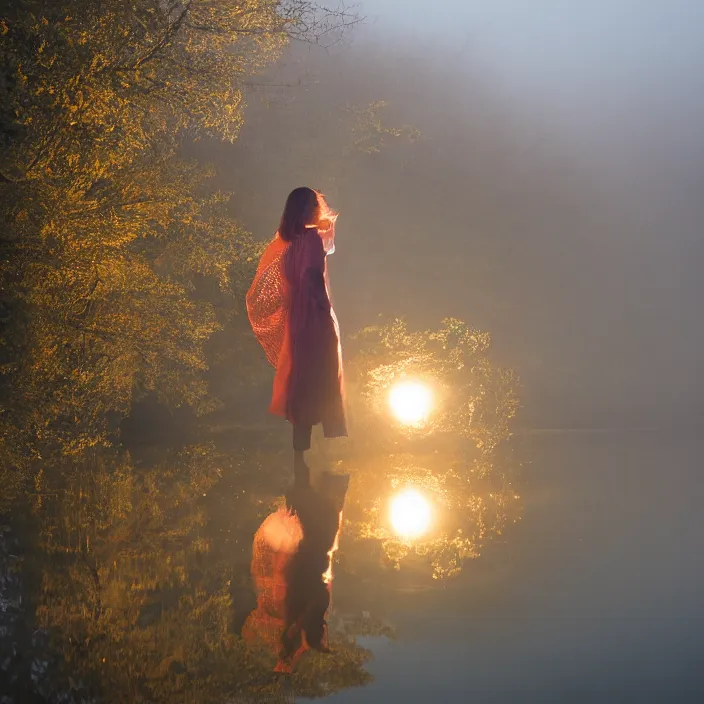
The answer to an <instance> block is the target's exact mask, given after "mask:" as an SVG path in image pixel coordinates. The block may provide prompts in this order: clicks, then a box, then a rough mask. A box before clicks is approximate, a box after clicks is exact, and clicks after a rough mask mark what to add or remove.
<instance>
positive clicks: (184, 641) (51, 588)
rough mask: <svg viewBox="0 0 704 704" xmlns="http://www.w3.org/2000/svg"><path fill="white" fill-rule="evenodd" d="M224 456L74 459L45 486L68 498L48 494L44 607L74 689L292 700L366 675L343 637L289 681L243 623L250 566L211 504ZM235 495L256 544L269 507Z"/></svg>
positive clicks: (135, 697) (234, 508)
mask: <svg viewBox="0 0 704 704" xmlns="http://www.w3.org/2000/svg"><path fill="white" fill-rule="evenodd" d="M223 462H224V458H222V457H218V455H217V454H216V453H215V452H214V451H213V448H212V447H208V446H193V447H190V448H187V450H185V451H183V452H181V453H180V454H179V455H178V456H176V457H174V458H172V459H171V460H169V461H166V462H164V463H162V464H160V465H158V466H155V467H151V468H149V469H140V468H137V467H135V466H134V465H133V464H131V463H130V461H129V460H128V459H127V458H123V459H122V460H117V459H116V460H115V462H114V463H113V464H110V463H106V462H104V461H101V462H95V463H94V464H93V466H92V467H91V471H90V472H86V470H85V467H82V468H79V467H76V468H74V470H75V471H72V470H70V469H68V470H67V471H66V472H65V473H64V476H63V479H62V482H61V484H62V485H61V487H58V486H57V487H51V490H49V488H48V487H45V489H46V490H47V492H51V493H53V492H54V491H56V492H57V493H58V494H59V498H57V499H56V500H53V501H52V500H51V499H45V501H44V505H43V506H42V507H41V512H40V514H39V515H40V516H41V519H40V522H41V543H42V547H43V548H44V550H45V553H46V558H42V559H41V561H42V563H43V564H42V565H41V567H42V570H41V571H42V579H41V588H40V592H39V595H38V604H37V615H38V621H39V625H40V626H41V627H44V628H46V629H49V631H50V632H51V634H52V639H53V643H54V646H55V647H56V648H57V650H58V651H59V652H60V653H61V655H62V657H63V658H64V659H65V672H66V675H67V676H68V675H70V678H71V683H72V684H73V685H74V686H76V687H78V686H79V683H82V686H84V687H85V688H86V690H87V691H92V690H95V691H96V692H98V693H99V694H100V695H102V697H104V699H105V700H106V701H130V702H132V701H140V700H145V701H169V702H172V701H186V700H196V701H211V700H213V698H217V697H223V698H224V697H227V696H232V695H233V694H235V693H237V692H239V693H241V694H242V695H248V696H250V695H252V694H257V695H267V696H269V697H272V701H277V700H281V701H286V700H287V699H288V698H290V696H292V695H293V694H296V695H307V696H320V695H324V694H326V693H329V692H331V691H336V690H338V689H341V688H344V687H348V686H353V685H357V684H362V683H364V682H366V681H367V680H368V675H367V673H366V671H365V670H364V667H363V665H364V663H365V661H366V659H367V656H368V653H366V651H364V650H362V649H361V648H359V647H357V646H356V645H355V643H354V642H348V641H346V640H345V639H343V638H340V639H338V641H339V642H338V643H337V648H336V654H335V655H334V656H332V657H330V656H328V657H327V658H326V657H325V656H319V655H315V656H310V657H307V658H306V659H305V661H304V662H303V663H301V667H300V668H299V670H298V671H297V672H296V674H295V676H294V677H293V678H292V679H291V681H290V682H288V683H286V682H284V681H283V680H281V679H279V678H276V677H275V676H273V675H272V672H271V671H272V668H273V661H272V660H271V658H270V656H269V655H267V654H266V653H264V652H258V651H256V650H252V649H248V648H247V647H245V645H244V643H243V642H242V640H241V639H240V638H239V636H238V634H237V633H236V632H234V629H233V628H232V622H233V609H232V597H231V591H232V585H233V581H237V579H238V577H241V575H242V572H243V570H247V569H248V564H247V563H244V564H243V563H242V562H241V559H240V562H239V564H237V563H236V560H237V558H238V557H240V558H241V556H238V555H237V554H236V553H235V554H234V555H233V554H227V553H226V552H225V551H224V550H222V548H220V549H218V548H217V546H216V545H215V543H216V542H217V537H215V538H213V521H214V517H213V516H212V515H210V513H209V508H212V507H208V504H207V502H208V497H207V495H208V492H209V490H210V489H212V488H213V487H214V486H215V484H216V483H217V482H218V480H219V478H220V475H221V471H222V469H223V467H224V466H225V465H224V464H223ZM253 468H257V463H256V462H253ZM228 472H235V473H236V472H237V469H236V468H233V467H231V468H230V469H229V470H228ZM238 479H239V480H240V482H244V483H245V484H246V481H247V479H248V477H247V476H244V477H243V476H239V477H238ZM240 486H242V484H240ZM252 488H255V487H252ZM254 494H256V492H253V495H254ZM229 499H230V501H229V509H230V511H231V512H232V515H233V516H235V517H236V518H235V520H234V521H233V522H232V524H231V525H232V526H233V528H232V529H231V530H233V531H235V532H237V533H239V539H238V540H237V542H240V543H241V542H244V543H246V541H247V535H249V536H251V534H252V532H253V531H252V530H251V528H250V530H249V533H247V527H246V526H247V525H249V526H250V527H251V526H252V525H254V526H256V522H257V520H258V518H259V517H261V515H262V509H266V508H268V506H265V505H261V506H260V505H258V504H259V502H258V501H253V500H252V497H251V496H250V495H245V494H244V493H243V492H242V491H237V492H233V494H232V495H231V496H230V497H229ZM220 527H221V528H222V526H220ZM67 681H68V680H67Z"/></svg>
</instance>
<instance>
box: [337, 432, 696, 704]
mask: <svg viewBox="0 0 704 704" xmlns="http://www.w3.org/2000/svg"><path fill="white" fill-rule="evenodd" d="M529 445H530V447H531V448H532V462H533V464H532V466H531V467H530V468H529V469H528V470H527V472H526V476H525V490H524V498H525V514H524V516H525V517H524V520H523V521H522V522H521V523H520V524H519V525H518V526H517V528H516V529H514V530H512V531H511V532H510V534H507V535H506V536H505V539H504V542H503V543H495V544H494V546H493V548H492V549H490V550H487V551H486V553H485V555H484V556H482V557H481V558H480V559H478V560H476V561H474V562H473V563H472V564H471V565H470V567H469V568H468V569H467V571H466V574H465V576H464V577H463V578H462V580H461V581H460V582H458V583H456V584H454V585H453V586H452V587H450V588H448V589H444V590H441V591H440V592H437V593H432V594H426V595H424V596H422V597H419V596H413V597H411V596H408V595H404V594H397V595H395V596H394V597H392V598H390V599H388V603H387V607H388V608H389V609H390V614H391V616H392V620H393V621H394V622H395V624H396V626H397V627H398V628H399V631H400V633H399V635H400V638H399V640H398V641H397V642H393V643H389V642H385V641H373V640H372V641H369V643H368V645H369V647H371V648H372V650H373V651H374V653H375V656H376V657H375V660H374V661H373V663H372V664H371V666H370V670H371V672H372V673H373V675H374V676H375V681H374V682H373V683H372V684H371V685H370V686H368V687H367V688H364V689H358V690H349V691H346V692H342V693H340V694H337V695H334V696H333V697H331V700H334V701H336V702H340V703H341V704H343V703H350V704H351V703H353V702H388V701H395V700H398V701H406V702H428V701H458V702H459V701H468V700H472V701H480V702H521V701H529V702H533V701H535V702H666V701H672V702H701V701H704V630H703V627H704V561H703V560H702V556H703V555H704V513H703V511H702V503H703V500H704V473H703V471H702V459H701V448H700V442H699V437H698V433H696V432H658V431H652V432H638V433H627V434H605V433H604V434H598V433H593V434H592V433H584V434H542V435H533V436H531V438H530V441H529ZM394 604H395V606H394Z"/></svg>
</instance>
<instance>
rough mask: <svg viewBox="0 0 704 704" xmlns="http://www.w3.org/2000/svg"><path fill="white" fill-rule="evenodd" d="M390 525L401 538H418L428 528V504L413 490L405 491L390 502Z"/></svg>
mask: <svg viewBox="0 0 704 704" xmlns="http://www.w3.org/2000/svg"><path fill="white" fill-rule="evenodd" d="M391 525H392V526H393V529H394V530H395V531H396V533H397V534H398V535H399V536H400V537H402V538H418V537H419V536H421V535H423V533H425V532H426V531H427V530H428V527H429V526H430V504H429V503H428V501H427V500H426V499H425V497H424V496H423V495H422V494H421V493H420V492H418V491H416V490H415V489H405V490H404V491H402V492H401V493H400V494H396V496H394V498H393V499H392V500H391Z"/></svg>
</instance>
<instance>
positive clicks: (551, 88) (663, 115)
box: [363, 0, 704, 410]
mask: <svg viewBox="0 0 704 704" xmlns="http://www.w3.org/2000/svg"><path fill="white" fill-rule="evenodd" d="M363 8H364V12H365V14H366V16H367V18H368V21H369V23H370V24H371V25H372V26H373V30H372V33H373V34H377V35H378V34H385V35H387V36H388V38H389V40H391V39H392V38H393V40H394V41H390V42H389V43H390V44H393V43H395V42H397V41H398V40H399V39H400V38H403V43H405V44H407V45H412V46H415V47H418V48H419V50H421V49H422V50H423V51H425V52H432V51H433V47H434V46H435V45H437V47H438V50H439V51H442V52H449V53H450V54H452V55H453V56H454V57H456V59H457V61H458V62H462V63H464V64H465V65H466V66H467V70H468V71H472V72H474V73H477V72H479V73H481V74H482V76H483V77H484V80H488V81H489V82H490V83H491V85H492V88H493V89H494V90H495V91H497V93H498V94H500V95H501V97H502V99H503V100H504V105H505V106H507V110H509V111H510V112H512V116H511V117H512V118H513V119H514V120H516V121H520V122H521V123H523V124H524V125H525V124H526V123H530V122H531V121H532V122H534V123H535V124H536V125H537V126H538V127H537V131H538V132H539V133H541V134H542V135H543V137H544V138H545V137H547V139H548V140H549V141H550V143H551V145H553V146H555V145H558V147H559V149H560V151H561V153H562V155H563V157H565V158H569V159H572V160H573V163H574V164H575V168H577V169H578V170H579V171H580V172H582V173H585V174H588V175H589V176H590V177H591V179H592V182H593V184H594V189H595V192H597V191H598V192H599V196H600V202H601V205H600V208H602V209H604V210H608V211H611V212H612V213H613V222H614V223H622V226H621V227H618V226H615V227H614V228H611V229H608V230H606V229H601V230H595V231H593V232H591V233H589V235H588V237H589V238H590V239H591V240H592V244H593V245H594V246H595V247H602V248H604V251H606V249H608V250H609V255H608V256H609V257H611V258H612V259H613V262H611V263H610V264H609V272H610V282H609V283H608V286H610V291H612V294H610V295H611V296H612V298H611V301H612V304H613V305H607V306H604V305H603V300H602V302H601V303H600V304H599V305H601V309H600V310H597V308H596V306H597V303H595V304H594V311H593V312H594V313H595V314H596V316H597V317H598V316H602V318H603V319H604V320H606V319H608V318H609V317H610V316H611V323H610V325H611V327H610V328H609V327H608V326H606V325H605V324H604V325H602V326H601V327H600V328H597V327H595V328H594V329H593V331H592V332H593V333H594V334H597V335H602V336H603V338H604V343H603V346H604V347H606V346H608V345H610V344H611V343H612V340H611V339H609V338H610V337H613V340H615V341H617V344H618V346H619V347H620V350H619V351H615V352H614V355H618V354H620V355H621V358H620V360H619V361H618V362H617V364H618V365H620V371H619V372H618V374H619V375H620V377H621V378H622V379H624V380H625V379H626V378H629V384H630V386H629V388H631V389H635V388H636V387H637V386H639V385H640V387H641V388H642V389H643V391H644V393H645V394H646V396H648V397H649V398H651V399H652V401H653V403H654V404H655V405H657V404H658V403H660V404H661V405H662V406H663V409H664V408H668V409H676V408H677V407H678V406H679V407H680V408H681V409H687V410H689V409H691V408H696V407H697V401H696V398H697V397H698V396H699V395H700V394H701V391H702V374H703V373H704V365H703V364H702V354H701V349H702V345H703V344H704V334H703V331H704V324H702V322H701V312H700V304H701V301H702V300H704V276H702V275H701V266H702V264H704V243H703V240H704V237H702V233H701V228H702V222H704V199H702V195H704V194H703V193H702V186H703V185H704V139H702V125H704V92H702V90H701V70H702V67H703V66H704V3H702V2H698V1H696V0H689V1H687V0H667V2H665V1H664V0H645V1H640V0H588V1H587V0H562V1H559V0H531V1H530V2H527V1H526V0H491V2H489V1H482V2H479V1H475V0H465V1H464V2H452V1H451V0H437V1H435V2H432V3H428V2H427V1H421V0H405V1H404V2H402V3H401V2H398V1H397V0H366V2H365V3H364V4H363ZM401 8H402V9H401ZM455 86H456V87H455V90H457V91H461V90H462V86H461V85H457V84H455ZM440 111H441V108H439V112H440ZM506 207H507V208H510V207H511V204H510V203H507V204H506ZM470 219H471V214H470ZM571 236H573V235H572V234H571V233H565V237H566V241H567V242H568V241H569V237H571ZM604 257H606V255H604ZM546 266H547V264H546ZM602 274H603V272H602ZM594 286H595V287H602V286H604V287H605V286H607V283H606V282H602V280H601V279H599V278H598V277H597V275H596V272H595V279H594ZM553 295H559V292H558V291H553ZM602 299H603V296H602ZM565 313H566V311H565V309H562V310H559V306H558V307H555V314H554V316H553V318H554V322H555V326H554V329H555V330H559V328H560V324H559V323H560V319H562V320H564V321H565V322H567V317H566V315H565ZM597 331H598V332H597ZM611 332H612V333H613V335H611V334H610V333H611ZM587 337H589V334H588V333H587V331H585V341H586V338H587ZM590 344H594V340H593V335H592V340H591V341H590ZM546 352H549V353H552V354H553V355H554V357H555V358H556V359H562V358H563V357H565V358H566V357H567V355H568V354H569V352H568V350H567V348H565V350H564V352H563V351H562V350H558V349H557V345H556V346H554V347H553V349H552V350H546ZM572 354H574V352H572ZM590 356H591V359H593V364H592V366H591V368H589V366H588V362H589V359H590ZM598 357H599V350H598V349H596V347H595V351H594V354H593V355H592V352H591V351H590V352H588V353H586V354H585V355H584V358H583V359H582V360H581V361H580V364H579V365H577V366H576V367H575V369H574V372H575V374H576V373H583V374H584V375H585V378H586V376H589V375H593V378H594V381H595V382H596V383H597V384H598V381H597V377H598V375H599V372H598V370H599V368H600V367H599V364H601V363H602V362H603V363H607V362H608V359H607V357H608V354H603V359H602V360H601V361H598V359H597V358H598ZM629 360H632V362H631V361H629ZM567 366H568V367H569V364H567ZM560 383H562V382H560ZM610 383H611V382H610ZM589 386H591V384H589ZM645 389H649V391H647V392H646V391H645ZM699 408H700V409H701V408H702V404H701V403H699Z"/></svg>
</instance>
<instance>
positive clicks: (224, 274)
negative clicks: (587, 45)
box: [0, 0, 356, 471]
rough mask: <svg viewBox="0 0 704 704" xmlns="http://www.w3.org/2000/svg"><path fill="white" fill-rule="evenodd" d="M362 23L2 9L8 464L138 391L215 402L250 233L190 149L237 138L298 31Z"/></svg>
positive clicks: (115, 7)
mask: <svg viewBox="0 0 704 704" xmlns="http://www.w3.org/2000/svg"><path fill="white" fill-rule="evenodd" d="M355 20H356V18H355V17H354V16H352V15H350V14H349V12H348V11H347V10H346V9H345V8H344V7H343V8H341V9H339V10H335V11H333V10H327V9H325V8H322V7H320V6H318V5H317V4H315V3H312V2H308V1H307V0H283V1H282V2H269V1H267V0H261V1H259V2H256V1H255V2H247V3H241V2H236V1H235V0H225V1H223V2H218V3H213V2H209V0H176V1H175V2H173V3H165V2H162V1H161V0H137V1H136V2H134V3H124V2H121V1H120V0H106V1H105V2H100V3H95V2H88V1H87V0H85V1H83V2H58V3H57V2H43V1H33V0H26V1H24V0H16V1H15V2H11V3H10V4H9V5H8V6H7V10H6V13H5V15H4V17H3V18H2V20H1V21H0V33H1V34H2V44H1V48H0V66H1V69H0V76H1V77H2V80H0V91H1V92H0V104H1V105H2V112H1V113H0V120H1V123H0V147H1V149H0V154H1V156H0V202H1V203H2V206H1V207H2V219H3V233H2V235H3V236H2V244H1V248H2V250H1V253H2V257H1V259H0V282H1V284H0V285H1V287H2V289H1V290H2V317H1V322H0V324H2V333H3V334H2V339H3V345H2V351H1V353H0V354H1V355H2V357H1V359H0V361H1V362H2V371H3V384H2V389H1V390H0V399H1V406H0V431H1V433H2V434H1V439H2V453H3V456H2V466H3V471H7V469H8V468H13V467H17V466H20V465H23V466H25V467H27V466H29V465H31V462H32V461H33V460H38V459H40V458H47V457H48V456H50V455H52V454H54V453H59V454H67V455H74V456H78V455H80V454H81V453H83V452H85V451H86V450H89V449H90V448H94V447H99V446H105V445H108V444H110V442H111V428H113V429H114V424H113V426H111V424H110V420H111V419H113V420H114V419H115V418H119V417H122V416H124V415H125V414H126V413H127V412H128V411H129V408H130V406H131V404H132V403H133V401H134V400H135V399H136V398H138V397H139V395H140V394H142V393H145V392H148V391H152V392H155V393H157V394H158V395H159V396H160V398H161V399H162V400H163V401H164V402H168V403H171V404H175V405H179V404H183V403H189V404H193V405H194V406H195V407H197V408H198V407H199V408H200V409H201V410H203V408H205V406H204V405H202V404H204V403H205V401H206V391H207V389H206V387H205V383H204V381H203V376H202V372H203V370H204V368H205V366H206V359H205V354H204V344H205V342H206V341H207V340H208V339H209V337H210V336H211V335H212V333H213V332H214V331H215V330H216V329H217V328H218V325H219V323H218V320H217V316H216V312H215V310H214V308H213V306H212V304H211V303H210V302H208V301H207V300H203V297H202V296H201V297H200V298H199V297H198V296H197V295H194V294H196V293H197V292H198V285H199V283H202V281H203V279H204V278H206V279H207V278H209V279H214V280H216V281H217V284H218V285H219V287H220V289H221V290H222V291H223V292H227V291H228V290H229V287H230V285H231V278H232V276H233V272H234V273H235V274H236V272H237V267H238V265H239V264H241V263H242V262H245V261H246V260H247V259H248V258H251V257H250V256H249V253H250V247H251V243H250V240H249V238H248V236H247V235H246V233H244V232H243V231H242V230H241V228H239V227H238V226H237V225H236V224H235V223H234V222H232V221H231V220H230V219H228V217H227V216H226V214H225V212H224V211H223V209H222V204H223V201H224V197H223V196H222V195H220V194H217V193H208V187H207V176H208V173H207V172H206V171H204V169H202V168H199V167H197V166H195V165H194V164H190V163H185V162H183V161H181V160H180V159H179V155H178V146H179V143H180V140H181V139H182V137H183V135H184V134H186V133H205V134H209V135H213V136H216V137H218V138H220V139H225V140H233V139H235V138H236V136H237V133H238V130H239V128H240V126H241V124H242V119H243V108H244V101H243V93H242V84H243V82H244V81H245V80H246V79H247V77H249V76H251V75H253V74H256V73H257V72H258V71H260V70H261V69H263V68H264V67H265V66H267V65H268V64H270V63H271V62H272V61H274V60H275V59H276V58H277V57H278V56H279V54H280V52H281V50H282V48H283V47H284V46H285V45H286V43H287V42H288V41H290V40H291V38H297V39H303V40H307V41H316V40H319V41H322V40H325V38H327V37H331V38H332V37H334V36H335V35H336V33H339V32H340V31H342V30H343V29H344V28H345V27H346V26H348V25H349V24H350V23H353V22H354V21H355Z"/></svg>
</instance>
